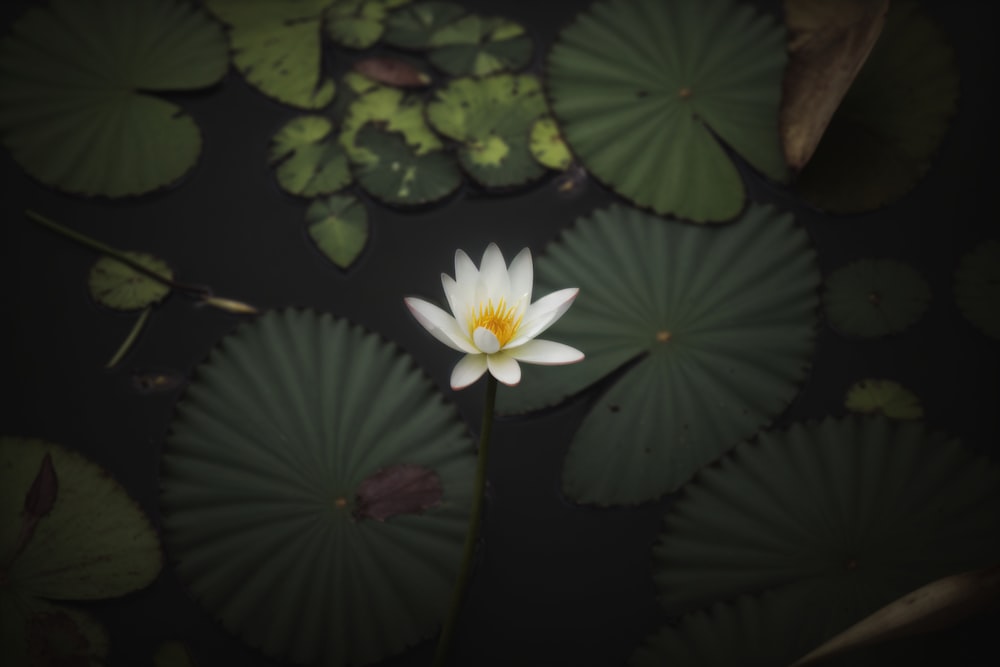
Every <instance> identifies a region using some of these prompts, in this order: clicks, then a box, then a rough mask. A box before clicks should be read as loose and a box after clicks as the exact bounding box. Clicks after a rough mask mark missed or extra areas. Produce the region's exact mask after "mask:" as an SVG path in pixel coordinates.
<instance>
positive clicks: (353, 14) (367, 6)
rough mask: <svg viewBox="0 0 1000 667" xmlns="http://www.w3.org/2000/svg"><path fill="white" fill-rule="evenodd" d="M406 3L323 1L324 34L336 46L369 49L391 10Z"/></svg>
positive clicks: (391, 0) (399, 0) (393, 0)
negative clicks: (324, 6)
mask: <svg viewBox="0 0 1000 667" xmlns="http://www.w3.org/2000/svg"><path fill="white" fill-rule="evenodd" d="M407 2H409V0H327V3H326V4H328V5H330V8H329V9H328V10H327V12H326V32H327V34H328V35H330V39H332V40H333V41H334V42H336V43H337V44H340V45H341V46H346V47H348V48H351V49H367V48H368V47H370V46H373V45H374V44H375V42H377V41H378V40H379V38H380V37H381V36H382V32H383V31H384V30H385V20H386V18H387V16H388V14H389V12H390V11H391V10H392V8H393V7H398V6H399V5H403V4H406V3H407Z"/></svg>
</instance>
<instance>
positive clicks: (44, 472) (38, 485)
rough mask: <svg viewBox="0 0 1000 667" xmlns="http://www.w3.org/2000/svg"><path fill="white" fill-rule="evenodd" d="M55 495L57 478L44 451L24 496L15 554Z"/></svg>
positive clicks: (33, 532)
mask: <svg viewBox="0 0 1000 667" xmlns="http://www.w3.org/2000/svg"><path fill="white" fill-rule="evenodd" d="M57 495H59V479H58V478H57V477H56V469H55V467H54V466H53V465H52V455H51V454H49V453H48V452H46V453H45V456H44V457H43V458H42V463H41V465H40V466H39V467H38V473H37V474H36V475H35V480H34V481H33V482H32V483H31V488H30V489H28V493H27V494H26V495H25V497H24V511H23V512H22V517H23V518H22V519H21V533H20V535H18V538H17V548H16V549H15V550H14V553H15V555H16V554H19V553H21V551H22V550H23V549H24V547H25V546H26V545H27V544H28V542H29V541H31V536H32V535H34V534H35V527H36V526H37V525H38V522H39V521H40V520H41V518H42V517H44V516H45V515H46V514H48V513H49V512H51V511H52V507H53V506H54V505H55V504H56V496H57Z"/></svg>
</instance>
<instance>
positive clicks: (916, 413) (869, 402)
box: [844, 379, 924, 419]
mask: <svg viewBox="0 0 1000 667" xmlns="http://www.w3.org/2000/svg"><path fill="white" fill-rule="evenodd" d="M844 407H846V408H847V409H848V410H850V411H851V412H860V413H862V414H881V415H885V416H886V417H889V418H890V419H922V418H923V416H924V408H923V406H922V405H920V399H919V398H918V397H917V395H916V394H914V393H913V392H912V391H910V390H909V389H907V388H906V387H904V386H903V385H901V384H899V383H898V382H893V381H892V380H875V379H867V380H861V381H860V382H856V383H854V384H853V385H851V387H850V389H848V390H847V397H846V398H845V399H844Z"/></svg>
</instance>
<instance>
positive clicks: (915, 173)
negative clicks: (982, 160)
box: [796, 0, 958, 213]
mask: <svg viewBox="0 0 1000 667" xmlns="http://www.w3.org/2000/svg"><path fill="white" fill-rule="evenodd" d="M957 99H958V67H957V65H956V63H955V55H954V53H953V52H952V50H951V47H950V46H948V44H947V42H946V41H945V38H944V35H943V34H942V33H941V30H940V29H939V28H938V27H937V26H936V25H935V24H934V22H933V21H932V20H931V19H930V18H928V17H927V16H925V15H924V14H923V12H922V11H921V9H920V6H919V4H918V3H916V2H910V1H907V0H894V1H893V2H892V3H891V5H890V9H889V14H888V18H887V19H886V23H885V28H884V29H883V30H882V35H881V36H880V37H879V39H878V42H877V43H876V44H875V47H874V48H873V49H872V52H871V55H870V56H869V58H868V60H867V62H865V65H864V67H862V68H861V71H860V72H859V73H858V77H857V79H855V81H854V84H853V85H852V86H851V87H850V89H849V90H848V91H847V94H846V95H845V96H844V99H843V101H842V102H841V104H840V107H839V108H838V109H837V111H836V113H835V114H834V115H833V118H832V119H831V121H830V125H829V127H828V128H827V131H826V134H824V136H823V139H822V140H821V141H820V143H819V146H818V147H817V148H816V152H815V154H814V155H813V157H812V160H810V162H809V164H808V165H807V166H806V168H805V169H803V170H802V172H801V174H800V175H799V178H798V182H797V184H796V187H797V189H798V191H799V193H800V194H801V196H802V197H803V198H804V199H806V200H807V201H809V202H811V203H812V204H814V205H816V206H818V207H819V208H822V209H825V210H828V211H833V212H837V213H851V212H858V211H868V210H872V209H875V208H878V207H880V206H884V205H885V204H887V203H889V202H892V201H894V200H896V199H898V198H899V197H901V196H902V195H904V194H905V193H907V192H908V191H909V190H910V189H911V188H912V187H913V186H914V185H915V184H916V183H917V181H918V180H920V178H922V177H923V175H924V173H926V171H927V169H928V168H929V167H930V162H931V157H932V155H933V154H934V152H935V151H936V150H937V148H938V146H939V145H940V143H941V140H942V139H943V138H944V134H945V132H946V131H947V129H948V124H949V121H950V119H951V117H952V116H953V115H954V113H955V108H956V102H957Z"/></svg>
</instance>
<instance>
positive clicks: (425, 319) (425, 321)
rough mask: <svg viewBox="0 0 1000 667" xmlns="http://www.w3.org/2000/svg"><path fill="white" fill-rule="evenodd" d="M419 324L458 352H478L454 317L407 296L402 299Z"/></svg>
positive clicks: (426, 302)
mask: <svg viewBox="0 0 1000 667" xmlns="http://www.w3.org/2000/svg"><path fill="white" fill-rule="evenodd" d="M403 301H405V302H406V307H407V308H409V309H410V312H411V313H413V317H415V318H416V320H417V322H419V323H420V325H421V326H422V327H423V328H425V329H427V330H428V331H429V332H431V335H432V336H434V337H435V338H437V339H438V340H439V341H441V342H442V343H444V344H445V345H447V346H448V347H450V348H452V349H453V350H458V351H459V352H469V353H472V354H475V353H478V352H479V350H477V349H476V348H475V347H474V346H473V345H472V343H471V342H470V341H469V339H468V338H467V337H466V335H465V333H464V332H463V331H462V328H461V327H460V326H459V325H458V322H456V321H455V318H454V317H452V316H451V315H449V314H448V313H446V312H444V311H443V310H441V309H440V308H438V307H437V306H435V305H434V304H433V303H430V302H428V301H424V300H423V299H418V298H417V297H413V296H409V297H406V298H405V299H403Z"/></svg>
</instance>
